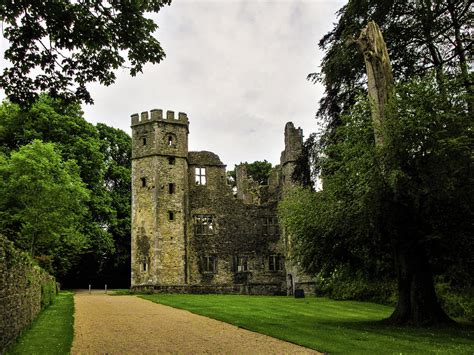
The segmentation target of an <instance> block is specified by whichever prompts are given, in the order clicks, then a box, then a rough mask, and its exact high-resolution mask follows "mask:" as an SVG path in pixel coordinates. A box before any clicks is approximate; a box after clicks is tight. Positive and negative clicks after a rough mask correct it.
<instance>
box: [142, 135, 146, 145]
mask: <svg viewBox="0 0 474 355" xmlns="http://www.w3.org/2000/svg"><path fill="white" fill-rule="evenodd" d="M142 143H143V145H146V137H143V138H142Z"/></svg>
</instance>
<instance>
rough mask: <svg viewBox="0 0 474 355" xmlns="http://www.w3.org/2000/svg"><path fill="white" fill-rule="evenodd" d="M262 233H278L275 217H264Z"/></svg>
mask: <svg viewBox="0 0 474 355" xmlns="http://www.w3.org/2000/svg"><path fill="white" fill-rule="evenodd" d="M263 234H264V235H278V234H279V227H278V218H277V217H264V221H263Z"/></svg>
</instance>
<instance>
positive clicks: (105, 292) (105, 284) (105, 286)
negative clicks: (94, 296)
mask: <svg viewBox="0 0 474 355" xmlns="http://www.w3.org/2000/svg"><path fill="white" fill-rule="evenodd" d="M105 294H107V284H105Z"/></svg>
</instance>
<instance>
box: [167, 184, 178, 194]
mask: <svg viewBox="0 0 474 355" xmlns="http://www.w3.org/2000/svg"><path fill="white" fill-rule="evenodd" d="M175 191H176V186H175V184H173V183H169V184H168V192H169V193H170V194H174V193H175Z"/></svg>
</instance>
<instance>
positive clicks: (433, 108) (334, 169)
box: [280, 77, 474, 288]
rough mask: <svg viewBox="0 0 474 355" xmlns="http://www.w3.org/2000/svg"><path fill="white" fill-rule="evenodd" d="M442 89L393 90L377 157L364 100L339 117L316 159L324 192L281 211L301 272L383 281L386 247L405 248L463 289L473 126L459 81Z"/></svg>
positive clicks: (388, 266) (423, 85) (294, 198)
mask: <svg viewBox="0 0 474 355" xmlns="http://www.w3.org/2000/svg"><path fill="white" fill-rule="evenodd" d="M445 85H447V87H449V90H448V93H447V95H448V96H445V95H443V94H442V93H440V92H439V90H438V84H437V82H436V81H435V80H434V79H433V78H431V77H427V78H425V79H423V80H413V81H411V82H410V83H407V84H404V85H399V86H398V88H397V95H396V97H395V99H394V102H393V103H392V105H393V107H392V114H393V115H396V117H395V118H393V119H390V120H387V123H386V124H385V126H384V128H383V129H384V130H385V134H384V137H386V138H387V141H386V142H385V144H384V147H383V148H381V149H376V148H375V144H374V134H373V128H372V124H371V118H370V110H369V105H368V102H367V100H366V99H364V98H363V97H360V98H359V99H358V101H357V103H356V104H355V106H354V107H353V108H352V111H351V113H350V115H347V116H343V117H342V119H343V125H341V126H340V127H338V128H337V129H335V130H334V137H335V140H334V141H333V143H332V144H331V145H327V146H324V147H323V149H322V150H321V151H320V153H319V156H318V157H317V160H316V163H317V166H316V168H317V170H318V171H320V172H321V173H322V181H323V190H322V191H320V192H311V191H309V190H304V189H296V190H295V191H294V192H293V193H292V194H290V195H289V196H288V197H287V198H286V199H285V200H284V201H283V203H282V204H281V206H280V215H281V218H282V221H283V224H284V226H285V228H287V230H288V232H289V235H291V237H292V239H291V243H292V246H294V250H295V255H294V257H295V259H296V260H297V261H299V262H300V263H301V265H302V266H303V267H304V268H305V270H307V271H308V272H310V273H313V274H315V273H318V272H322V273H323V275H324V276H327V275H329V274H330V273H332V272H334V270H336V269H337V268H341V267H342V268H346V267H348V268H350V270H353V271H354V270H359V271H361V272H363V273H364V274H365V275H368V279H369V280H370V277H372V278H374V277H375V278H377V277H379V276H384V277H388V278H389V279H390V278H393V277H394V276H395V275H394V267H393V265H394V258H393V256H392V249H391V247H392V246H393V245H394V243H405V245H406V246H407V248H408V249H410V250H415V249H416V250H418V251H420V252H421V253H423V255H426V258H427V259H428V262H429V264H430V268H431V271H432V272H434V273H435V274H444V275H445V276H446V277H447V279H448V280H449V281H448V282H449V283H451V284H453V285H459V286H462V287H467V288H471V287H472V281H473V279H472V275H471V274H470V271H469V270H472V268H473V267H474V265H473V264H472V263H473V260H472V257H471V253H472V250H473V247H474V246H473V241H472V238H471V237H470V236H471V232H470V230H471V228H470V227H471V226H470V223H471V221H472V220H473V216H472V208H471V201H472V200H471V199H472V196H473V186H474V185H473V179H472V174H471V171H470V166H471V159H472V157H471V151H472V122H471V119H470V117H469V113H468V111H467V108H466V101H465V100H464V96H463V90H462V89H461V88H460V86H459V85H458V82H457V81H455V80H453V81H447V82H446V83H445ZM470 275H471V276H470Z"/></svg>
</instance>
